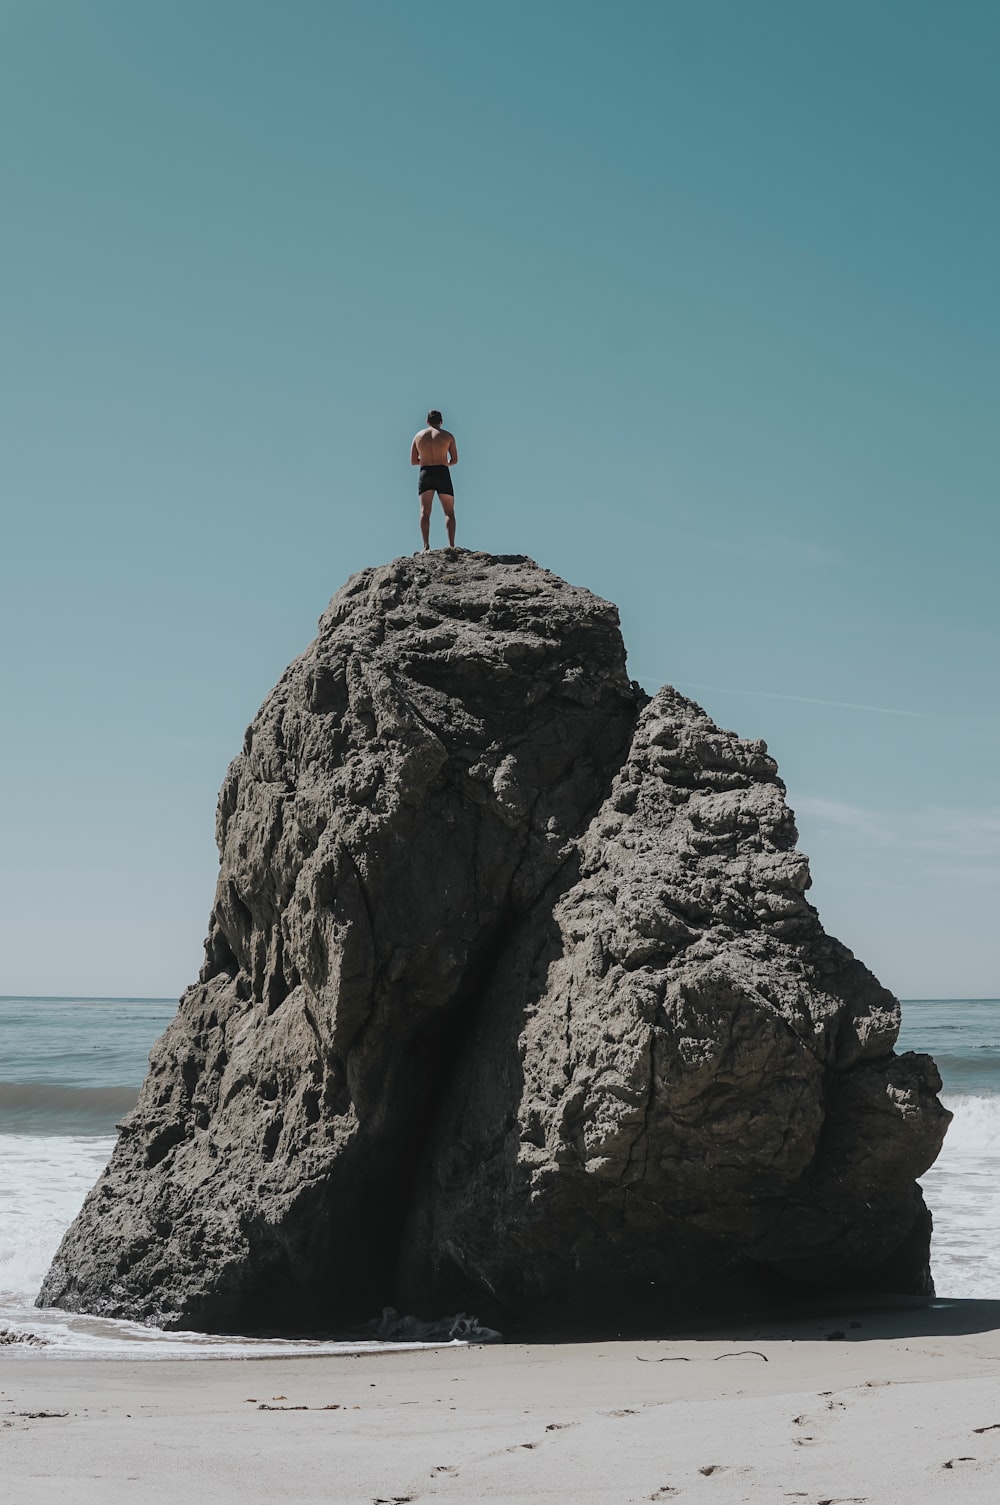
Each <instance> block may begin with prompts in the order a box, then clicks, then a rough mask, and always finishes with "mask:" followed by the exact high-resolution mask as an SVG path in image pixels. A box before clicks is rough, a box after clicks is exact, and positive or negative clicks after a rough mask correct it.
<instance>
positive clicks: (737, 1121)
mask: <svg viewBox="0 0 1000 1505" xmlns="http://www.w3.org/2000/svg"><path fill="white" fill-rule="evenodd" d="M217 836H218V844H219V852H220V872H219V881H218V886H217V891H216V898H215V904H214V907H213V911H212V918H211V925H210V932H209V937H208V940H207V942H206V957H205V965H204V967H203V969H202V973H201V977H200V980H199V982H198V983H197V984H195V985H194V986H193V987H192V988H190V989H189V990H188V992H187V993H186V994H185V995H184V997H183V998H182V1000H181V1003H180V1007H179V1009H178V1013H177V1016H176V1018H175V1020H174V1022H173V1023H172V1024H171V1026H170V1027H169V1029H168V1030H167V1032H166V1034H165V1035H164V1036H163V1038H162V1039H161V1041H160V1042H159V1043H158V1045H157V1047H156V1048H155V1049H154V1052H153V1054H152V1056H151V1060H150V1072H149V1075H148V1077H147V1080H146V1082H145V1084H144V1086H143V1089H142V1092H141V1094H140V1098H139V1102H138V1104H137V1106H136V1108H135V1110H134V1112H133V1113H132V1114H131V1115H130V1116H129V1118H128V1119H127V1120H126V1121H125V1123H124V1124H123V1125H122V1127H121V1133H120V1137H119V1141H118V1145H117V1147H116V1150H115V1153H114V1155H113V1157H112V1160H111V1163H110V1165H109V1167H108V1169H107V1171H106V1172H105V1173H104V1175H103V1176H102V1177H101V1179H100V1181H99V1182H98V1184H97V1186H96V1187H95V1188H94V1190H93V1192H92V1193H91V1194H90V1196H89V1198H88V1199H87V1202H86V1203H85V1205H84V1207H83V1209H82V1211H81V1213H80V1215H79V1217H78V1218H77V1220H76V1222H75V1223H74V1225H73V1226H72V1228H71V1229H70V1230H69V1232H68V1233H67V1235H66V1238H65V1239H64V1241H63V1244H62V1247H61V1248H60V1250H59V1253H58V1254H57V1256H56V1259H55V1261H54V1262H53V1265H52V1268H51V1270H50V1272H49V1275H48V1277H47V1279H46V1283H45V1287H44V1289H43V1292H42V1296H41V1298H40V1299H41V1300H43V1301H48V1302H53V1303H55V1304H60V1305H63V1306H66V1307H69V1308H72V1309H79V1310H86V1311H91V1312H96V1313H102V1314H108V1315H116V1316H127V1317H132V1318H138V1319H139V1320H141V1321H146V1322H151V1323H156V1324H158V1325H162V1326H167V1327H178V1326H179V1327H195V1328H204V1329H207V1330H214V1331H227V1330H257V1331H259V1330H262V1329H274V1330H280V1329H282V1328H284V1329H287V1328H290V1327H295V1328H298V1329H300V1330H301V1329H308V1330H313V1331H316V1330H320V1329H322V1328H328V1327H330V1326H332V1325H337V1324H343V1323H344V1322H346V1321H349V1320H351V1319H353V1318H355V1317H357V1316H358V1315H361V1314H364V1313H368V1314H371V1313H373V1312H375V1311H377V1310H378V1309H379V1308H380V1307H381V1306H382V1305H383V1304H384V1303H385V1302H387V1301H390V1300H393V1301H394V1302H395V1304H396V1305H397V1306H398V1305H401V1304H405V1305H406V1306H408V1307H409V1308H410V1309H412V1310H423V1311H425V1312H427V1311H430V1310H431V1309H432V1308H438V1309H440V1308H442V1307H448V1308H449V1309H451V1308H453V1307H454V1306H460V1305H465V1306H468V1305H469V1304H470V1302H475V1303H476V1304H477V1305H478V1307H479V1308H480V1311H481V1313H482V1314H484V1315H485V1316H486V1318H487V1320H493V1321H494V1322H495V1323H496V1324H497V1325H504V1324H507V1325H509V1324H510V1323H512V1322H513V1323H514V1324H517V1323H518V1322H521V1323H527V1324H534V1325H535V1326H536V1327H537V1326H538V1325H539V1324H542V1325H546V1326H550V1327H559V1326H562V1327H564V1328H565V1327H573V1326H575V1327H577V1328H579V1327H581V1326H589V1327H594V1326H595V1325H596V1326H600V1325H601V1324H602V1323H604V1324H617V1325H620V1324H621V1323H622V1322H624V1321H631V1322H633V1323H640V1324H643V1323H644V1324H645V1325H646V1326H647V1327H648V1326H650V1325H652V1326H655V1325H656V1324H657V1323H662V1322H664V1321H669V1320H671V1318H672V1317H674V1316H676V1314H677V1313H678V1312H684V1313H685V1314H690V1313H691V1312H692V1311H694V1310H697V1309H702V1310H706V1311H708V1310H716V1311H718V1310H724V1309H730V1308H732V1307H733V1306H734V1305H737V1304H740V1303H743V1304H745V1303H746V1301H748V1300H754V1299H761V1300H763V1299H767V1300H768V1301H769V1302H772V1303H773V1301H774V1300H775V1299H776V1293H777V1292H779V1291H780V1290H781V1289H787V1288H789V1286H790V1283H793V1282H805V1283H813V1284H815V1285H821V1286H826V1287H829V1286H848V1287H851V1286H853V1287H864V1286H867V1287H870V1288H882V1289H896V1290H899V1291H926V1290H927V1289H929V1273H928V1245H929V1217H928V1215H927V1213H926V1211H925V1209H924V1206H923V1202H922V1199H921V1196H920V1192H919V1188H918V1187H917V1186H916V1184H915V1178H916V1177H917V1176H918V1175H920V1174H922V1172H923V1171H924V1170H925V1169H926V1168H927V1166H928V1165H929V1164H930V1163H931V1162H932V1160H933V1159H934V1157H935V1155H936V1154H937V1151H938V1149H939V1148H940V1144H941V1140H942V1137H943V1134H944V1130H945V1127H946V1124H947V1120H948V1115H947V1113H946V1112H945V1110H944V1109H943V1108H942V1107H941V1106H940V1104H939V1103H938V1101H937V1099H936V1096H935V1093H936V1092H937V1091H938V1090H939V1088H940V1080H939V1078H938V1076H937V1073H936V1070H935V1068H934V1065H933V1062H931V1061H930V1060H929V1059H928V1058H926V1057H918V1056H914V1055H906V1056H902V1057H897V1056H895V1055H894V1054H893V1049H892V1047H893V1044H894V1042H895V1039H896V1034H897V1031H898V1025H899V1008H898V1004H897V1003H896V1001H895V999H893V998H892V997H891V995H890V994H889V993H887V992H886V990H885V989H884V988H882V987H881V986H880V985H879V984H878V983H877V982H876V980H875V979H874V978H873V977H872V976H871V974H870V973H869V972H868V971H867V970H866V969H865V968H864V967H863V966H862V965H861V963H860V962H858V961H857V960H855V958H854V957H853V956H852V955H851V953H850V952H849V951H847V950H846V948H844V947H843V946H841V945H840V944H839V943H838V942H837V941H835V940H833V939H831V938H830V937H828V936H826V935H825V934H824V932H823V930H822V927H821V925H820V923H819V920H818V917H817V915H816V912H815V910H814V909H813V908H812V907H811V906H810V905H809V903H808V901H807V900H806V898H805V893H806V890H807V888H808V885H809V872H808V865H807V862H806V859H805V858H804V857H803V856H802V854H801V853H799V852H798V851H797V850H796V840H797V837H796V832H795V827H794V822H793V818H792V815H791V812H790V811H789V810H788V808H787V805H786V804H785V800H784V788H783V786H782V784H781V782H780V780H779V779H778V777H777V770H776V766H775V764H774V761H773V760H772V759H771V758H770V757H769V756H768V754H767V749H766V747H765V746H764V744H763V743H761V742H747V741H743V740H741V739H740V738H738V737H737V736H736V735H735V734H733V733H731V732H726V731H723V730H721V729H720V728H718V727H717V726H715V725H714V724H713V723H712V722H711V720H710V719H709V718H708V717H707V716H706V715H705V713H704V712H703V711H702V710H701V709H700V708H699V707H698V706H696V705H694V704H693V703H692V702H690V701H688V700H686V699H684V698H683V697H682V696H680V695H678V694H677V693H676V692H675V691H673V690H670V689H664V690H661V691H660V693H659V694H658V695H656V696H655V697H654V698H653V699H652V700H650V699H649V697H648V696H646V695H644V694H643V693H642V691H641V690H639V688H638V686H636V685H634V684H633V683H632V682H630V680H629V678H628V675H627V672H626V667H625V652H624V647H623V645H622V641H621V636H620V633H619V630H618V616H617V612H616V610H615V608H614V607H613V606H612V605H610V604H609V603H608V602H606V601H602V600H600V599H599V598H597V597H595V596H593V595H592V594H591V593H590V592H588V591H586V590H582V589H580V588H578V587H574V586H571V585H568V584H567V583H566V582H565V581H563V580H560V579H559V578H558V577H557V576H554V575H552V574H550V573H549V572H548V571H546V570H543V569H540V568H539V567H538V566H537V565H536V564H534V563H533V562H532V561H531V560H529V559H526V558H523V557H520V556H490V555H485V554H477V553H471V552H469V551H466V550H456V551H440V552H436V553H432V554H427V555H418V556H416V557H414V558H407V559H400V560H396V561H394V562H393V563H392V564H389V565H385V566H383V567H381V568H378V569H370V570H365V571H362V572H361V573H360V574H358V575H356V576H354V577H353V578H352V579H351V580H350V581H348V583H347V584H346V585H345V586H344V587H343V589H342V590H341V591H339V592H338V594H337V595H336V596H335V597H334V598H333V600H332V602H331V603H330V606H329V608H328V609H327V611H326V612H325V613H324V615H323V617H322V618H321V621H320V631H319V635H318V637H317V638H316V640H315V642H314V643H313V644H312V645H311V646H310V647H309V649H308V650H307V651H306V653H305V654H303V656H302V657H301V658H299V659H297V660H296V661H295V663H293V664H292V665H291V666H290V667H289V669H288V670H287V671H286V672H285V674H284V675H283V676H282V678H281V680H280V681H279V683H278V685H277V686H276V687H275V689H274V690H273V691H272V693H271V694H270V695H269V696H268V698H267V699H266V701H265V702H264V705H263V706H262V707H261V710H260V711H259V713H258V715H257V717H256V718H255V720H254V722H253V724H252V725H251V727H250V728H249V730H248V732H247V735H246V739H245V742H244V749H243V752H242V753H241V754H240V755H239V756H238V757H237V758H236V759H235V760H234V762H233V764H232V765H231V767H230V769H229V772H228V774H227V776H226V781H225V783H224V785H223V789H222V792H221V795H220V799H219V814H218V829H217Z"/></svg>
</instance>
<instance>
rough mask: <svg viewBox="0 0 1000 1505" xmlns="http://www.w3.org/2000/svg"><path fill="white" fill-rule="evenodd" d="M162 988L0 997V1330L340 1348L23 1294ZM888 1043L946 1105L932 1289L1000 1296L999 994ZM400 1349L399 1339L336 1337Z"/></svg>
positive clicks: (164, 1342)
mask: <svg viewBox="0 0 1000 1505" xmlns="http://www.w3.org/2000/svg"><path fill="white" fill-rule="evenodd" d="M175 1008H176V1003H175V1002H174V1000H172V999H171V1000H166V999H145V998H0V1329H7V1330H9V1331H12V1332H15V1333H16V1332H21V1333H25V1332H30V1333H34V1334H36V1335H37V1336H38V1337H40V1338H42V1339H44V1340H45V1347H44V1349H42V1350H36V1349H27V1348H25V1349H21V1348H20V1345H18V1346H17V1347H11V1348H7V1347H5V1348H4V1350H3V1351H4V1352H5V1353H14V1352H24V1353H25V1354H27V1353H29V1352H32V1353H34V1352H39V1351H40V1352H42V1353H52V1354H63V1355H65V1354H79V1355H86V1356H91V1357H93V1356H98V1355H100V1356H108V1357H113V1356H115V1355H128V1356H129V1357H132V1358H135V1357H150V1358H154V1357H165V1356H173V1357H185V1356H187V1357H208V1356H210V1355H219V1356H223V1355H232V1356H237V1355H242V1354H251V1353H257V1354H259V1353H266V1352H280V1353H286V1354H290V1353H315V1352H337V1351H343V1349H344V1347H345V1345H342V1344H331V1343H321V1342H294V1343H293V1342H285V1341H276V1340H275V1341H271V1340H258V1341H249V1340H233V1341H227V1340H222V1339H219V1338H214V1337H208V1336H205V1335H204V1334H197V1333H161V1332H157V1331H156V1330H155V1329H151V1328H146V1327H142V1326H139V1325H137V1324H133V1323H127V1322H112V1321H108V1320H104V1319H100V1318H94V1317H85V1316H74V1315H72V1314H70V1313H67V1312H62V1311H58V1310H55V1309H49V1310H44V1311H39V1310H38V1309H37V1308H36V1307H35V1306H34V1299H35V1296H36V1294H37V1292H38V1289H39V1287H40V1285H41V1282H42V1279H43V1277H44V1275H45V1272H46V1270H47V1269H48V1266H49V1262H50V1260H51V1259H52V1256H53V1254H54V1253H55V1251H56V1248H57V1246H58V1244H59V1240H60V1239H61V1237H62V1235H63V1233H64V1231H65V1229H66V1228H67V1227H68V1225H69V1224H70V1222H71V1221H72V1220H73V1218H74V1217H75V1215H76V1213H77V1211H78V1209H79V1207H80V1204H81V1203H82V1202H83V1199H84V1197H85V1196H86V1194H87V1192H88V1191H89V1190H90V1188H91V1186H92V1185H93V1184H94V1182H95V1181H96V1179H97V1177H98V1175H99V1174H100V1171H101V1170H102V1168H103V1167H104V1165H105V1164H106V1163H107V1160H108V1157H109V1156H110V1154H111V1151H112V1149H113V1147H114V1142H115V1140H114V1126H115V1123H116V1121H117V1120H118V1119H119V1118H120V1117H121V1116H122V1114H124V1113H125V1112H127V1111H128V1109H129V1108H130V1107H131V1105H132V1103H133V1102H134V1101H135V1097H136V1093H137V1091H138V1088H139V1085H140V1083H141V1081H142V1079H143V1076H144V1075H145V1071H146V1061H147V1056H148V1053H149V1050H150V1048H151V1046H152V1044H153V1042H154V1040H156V1038H157V1037H158V1036H159V1035H160V1034H161V1033H162V1031H163V1030H164V1029H165V1027H166V1025H167V1024H168V1022H169V1021H170V1019H171V1018H172V1016H173V1013H174V1010H175ZM898 1049H900V1050H920V1051H928V1052H929V1053H930V1054H931V1055H933V1056H934V1058H935V1060H936V1061H937V1063H938V1066H939V1068H940V1070H941V1075H942V1078H943V1080H944V1093H943V1097H944V1101H945V1103H946V1105H947V1106H948V1107H949V1108H950V1109H951V1110H952V1112H953V1113H954V1115H955V1118H954V1122H953V1123H952V1125H951V1128H950V1130H949V1133H948V1137H947V1139H946V1141H945V1147H944V1150H943V1152H942V1154H941V1156H940V1158H939V1159H938V1161H937V1163H936V1164H935V1165H934V1166H933V1167H932V1168H931V1170H930V1171H929V1172H928V1173H927V1175H926V1176H925V1177H924V1178H923V1186H924V1192H925V1195H926V1197H927V1201H928V1204H929V1205H930V1207H931V1210H932V1211H933V1214H934V1242H933V1245H932V1251H931V1252H932V1262H933V1268H934V1277H935V1281H936V1284H937V1290H938V1294H939V1295H941V1296H965V1297H975V1296H980V1297H997V1296H1000V1182H998V1171H1000V1000H997V999H924V1000H918V1001H914V1002H909V1003H904V1005H903V1027H902V1031H901V1034H900V1041H899V1046H898ZM365 1346H370V1347H373V1348H382V1347H387V1346H390V1347H414V1346H420V1345H413V1344H392V1345H386V1344H378V1343H372V1344H370V1345H364V1344H361V1345H358V1344H353V1345H350V1347H351V1349H352V1351H353V1350H356V1349H357V1348H358V1347H365Z"/></svg>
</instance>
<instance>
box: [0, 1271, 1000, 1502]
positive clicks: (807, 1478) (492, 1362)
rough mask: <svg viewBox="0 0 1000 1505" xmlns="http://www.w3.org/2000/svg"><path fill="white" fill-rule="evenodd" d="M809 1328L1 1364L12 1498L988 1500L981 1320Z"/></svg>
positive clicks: (999, 1455)
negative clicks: (354, 1351) (311, 1352)
mask: <svg viewBox="0 0 1000 1505" xmlns="http://www.w3.org/2000/svg"><path fill="white" fill-rule="evenodd" d="M825 1310H826V1312H827V1316H826V1317H820V1316H818V1315H817V1314H814V1315H813V1316H812V1317H810V1318H808V1319H804V1318H802V1317H798V1318H796V1319H795V1320H794V1321H791V1322H789V1321H786V1322H784V1323H780V1322H777V1323H776V1322H774V1321H771V1322H761V1321H757V1322H754V1323H744V1324H739V1325H733V1326H731V1327H730V1328H728V1329H725V1330H721V1331H720V1330H716V1331H715V1332H713V1333H702V1334H701V1335H700V1336H685V1337H678V1338H675V1339H657V1340H649V1339H645V1340H642V1339H640V1340H634V1341H628V1340H616V1341H604V1342H590V1341H582V1342H579V1343H566V1342H559V1343H516V1342H515V1343H505V1344H489V1345H469V1346H463V1345H458V1346H454V1345H447V1346H442V1347H435V1348H424V1349H409V1350H406V1351H400V1350H399V1349H395V1350H392V1351H389V1350H384V1351H367V1352H364V1353H358V1354H337V1355H326V1354H315V1355H307V1356H299V1357H295V1358H285V1357H281V1356H279V1355H262V1356H260V1357H256V1356H255V1357H252V1358H198V1357H193V1358H183V1359H177V1358H169V1359H168V1358H162V1359H140V1360H132V1359H121V1358H117V1359H115V1360H113V1361H109V1360H108V1359H94V1358H89V1357H76V1356H73V1357H68V1356H62V1355H60V1356H58V1357H49V1356H46V1355H45V1354H44V1353H43V1352H38V1351H35V1352H32V1353H30V1354H18V1355H17V1356H16V1357H15V1356H13V1355H11V1354H8V1353H5V1352H0V1431H2V1447H3V1450H4V1473H5V1480H6V1481H7V1484H8V1495H9V1498H10V1499H11V1500H12V1501H16V1502H17V1505H49V1502H53V1505H54V1502H55V1501H56V1500H60V1501H63V1500H66V1499H71V1500H72V1501H73V1505H98V1502H100V1505H125V1502H126V1501H129V1502H132V1501H134V1500H136V1499H141V1500H142V1502H143V1505H161V1502H162V1505H167V1502H174V1501H176V1500H178V1499H183V1498H187V1497H188V1496H192V1497H196V1498H198V1500H199V1502H200V1505H236V1502H237V1501H240V1502H243V1501H249V1502H256V1501H260V1502H264V1501H268V1502H273V1501H274V1499H276V1498H288V1499H293V1500H295V1501H296V1502H304V1505H312V1502H314V1501H316V1502H319V1501H323V1502H324V1505H330V1502H336V1505H355V1502H357V1505H373V1502H390V1505H402V1502H404V1501H417V1500H420V1501H424V1500H441V1501H450V1502H453V1505H466V1502H472V1501H479V1500H487V1499H488V1500H500V1501H506V1502H509V1505H522V1502H524V1505H528V1502H532V1505H535V1502H538V1501H547V1500H550V1499H551V1500H553V1501H556V1500H558V1501H559V1502H560V1505H575V1502H577V1501H582V1502H598V1501H599V1502H605V1501H607V1502H609V1505H611V1502H614V1505H628V1502H632V1501H636V1502H638V1501H643V1500H668V1499H669V1500H673V1499H679V1500H685V1499H692V1500H693V1499H695V1498H696V1496H697V1497H701V1498H707V1494H706V1491H709V1490H710V1492H711V1498H712V1500H713V1501H717V1502H720V1501H721V1502H725V1505H729V1502H733V1505H735V1502H737V1501H743V1500H750V1501H759V1502H760V1505H764V1502H765V1501H766V1502H769V1505H770V1502H774V1501H782V1500H785V1499H794V1498H798V1499H801V1500H803V1501H806V1502H809V1505H820V1502H821V1501H827V1502H833V1501H838V1502H840V1501H855V1500H857V1501H862V1500H863V1501H867V1502H870V1505H892V1502H895V1501H897V1500H898V1501H900V1502H902V1501H907V1502H908V1505H927V1502H930V1505H934V1502H936V1501H939V1500H940V1501H946V1500H952V1499H957V1498H959V1495H960V1496H961V1499H962V1502H963V1505H968V1502H970V1501H975V1502H979V1501H982V1502H984V1505H985V1502H987V1501H993V1500H995V1499H996V1498H997V1495H998V1485H1000V1302H993V1301H953V1300H940V1301H935V1300H933V1299H931V1300H928V1301H927V1302H925V1303H914V1302H909V1301H908V1302H905V1303H894V1304H890V1305H889V1306H888V1307H887V1306H885V1305H882V1306H880V1308H879V1309H878V1310H875V1309H873V1308H872V1307H871V1305H869V1304H868V1303H850V1302H847V1301H845V1302H842V1303H841V1302H838V1303H837V1304H836V1307H835V1308H830V1307H829V1306H828V1307H827V1308H826V1309H825ZM853 1323H856V1324H858V1325H857V1326H852V1325H851V1324H853ZM831 1334H843V1336H842V1337H840V1336H837V1337H831ZM957 1475H961V1482H958V1480H957V1478H956V1476H957Z"/></svg>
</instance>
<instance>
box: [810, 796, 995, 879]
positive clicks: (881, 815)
mask: <svg viewBox="0 0 1000 1505" xmlns="http://www.w3.org/2000/svg"><path fill="white" fill-rule="evenodd" d="M793 803H794V806H795V814H796V818H797V819H799V820H803V819H804V820H806V821H807V822H808V821H817V822H818V823H820V824H822V825H826V826H828V827H829V826H834V827H837V828H839V829H840V830H842V831H849V832H851V833H853V835H854V836H856V837H857V838H858V839H859V840H860V839H863V838H867V839H868V840H869V841H870V842H872V843H874V844H876V845H878V846H881V847H883V848H886V847H896V848H898V849H899V850H900V852H904V853H905V852H908V853H910V854H911V856H912V855H913V854H917V853H919V854H921V855H922V856H924V857H931V858H933V859H935V867H934V871H935V872H936V873H937V875H938V876H939V877H940V876H941V875H943V874H944V873H945V872H955V873H961V874H962V876H963V877H968V876H971V875H973V874H974V875H975V876H976V878H977V879H978V880H980V881H981V880H982V879H984V878H990V877H992V878H994V879H995V878H997V877H1000V808H997V807H995V806H987V807H985V808H983V809H968V808H965V807H961V806H959V807H951V808H949V807H947V806H944V805H925V806H924V807H923V808H922V809H919V810H893V811H889V810H883V811H878V810H869V809H865V808H864V807H863V806H860V805H851V804H848V803H846V802H844V801H842V800H831V799H817V798H815V797H813V796H810V795H803V796H800V797H799V798H797V799H795V800H794V801H793ZM942 864H944V865H942Z"/></svg>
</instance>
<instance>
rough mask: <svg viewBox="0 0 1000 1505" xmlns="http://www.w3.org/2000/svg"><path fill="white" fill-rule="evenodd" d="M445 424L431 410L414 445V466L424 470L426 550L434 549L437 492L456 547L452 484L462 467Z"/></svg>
mask: <svg viewBox="0 0 1000 1505" xmlns="http://www.w3.org/2000/svg"><path fill="white" fill-rule="evenodd" d="M441 422H442V420H441V414H440V413H439V412H438V410H437V408H431V410H430V412H429V413H428V414H427V427H426V428H425V429H421V430H420V433H419V434H415V435H414V436H413V443H412V444H411V445H410V464H411V465H419V466H420V474H419V476H418V477H417V490H418V492H419V493H420V533H421V536H422V538H423V540H424V549H425V550H427V549H429V548H430V546H431V507H432V506H433V504H434V493H435V491H436V492H437V494H438V496H439V497H440V498H441V506H442V507H443V508H444V520H445V527H446V528H447V529H448V547H449V549H453V548H454V547H455V488H454V486H453V485H452V484H451V467H452V466H453V465H457V464H458V445H457V444H456V443H455V435H454V434H449V432H448V430H447V429H446V428H442V427H441Z"/></svg>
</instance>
